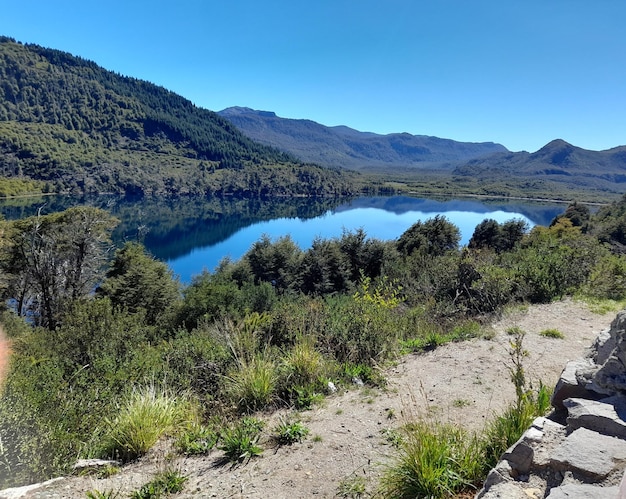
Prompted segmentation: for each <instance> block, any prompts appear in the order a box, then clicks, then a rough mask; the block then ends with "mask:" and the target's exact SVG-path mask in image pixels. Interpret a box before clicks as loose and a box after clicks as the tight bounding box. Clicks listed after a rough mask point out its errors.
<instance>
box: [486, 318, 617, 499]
mask: <svg viewBox="0 0 626 499" xmlns="http://www.w3.org/2000/svg"><path fill="white" fill-rule="evenodd" d="M552 406H553V408H554V411H553V412H552V414H550V416H548V417H547V418H537V419H536V420H535V421H534V423H533V425H532V426H531V428H529V429H528V430H527V431H526V432H525V433H524V435H522V437H521V438H520V439H519V441H517V442H516V443H515V444H514V445H513V446H512V447H511V448H510V449H508V450H507V451H506V452H505V453H504V454H503V455H502V458H501V460H500V462H499V463H498V465H497V466H496V467H495V468H494V469H493V470H491V472H490V473H489V476H488V477H487V480H486V481H485V484H484V486H483V489H482V490H481V491H480V492H479V493H478V495H477V496H476V497H477V498H484V499H495V498H511V499H515V498H523V499H529V498H544V497H545V498H549V499H561V498H573V497H575V498H594V499H602V498H611V499H617V498H624V499H626V475H625V474H624V470H625V469H626V311H623V312H620V313H619V314H618V315H617V317H616V318H615V320H614V321H613V322H612V324H611V327H610V328H609V329H607V330H605V331H602V333H600V334H599V335H598V337H597V338H596V340H595V341H594V343H593V344H592V346H591V347H590V348H589V350H588V351H587V353H586V355H585V356H584V358H581V359H577V360H574V361H571V362H569V363H568V364H567V365H566V366H565V369H564V370H563V373H562V374H561V378H560V379H559V381H558V383H557V385H556V388H555V391H554V395H553V397H552ZM620 484H621V486H620Z"/></svg>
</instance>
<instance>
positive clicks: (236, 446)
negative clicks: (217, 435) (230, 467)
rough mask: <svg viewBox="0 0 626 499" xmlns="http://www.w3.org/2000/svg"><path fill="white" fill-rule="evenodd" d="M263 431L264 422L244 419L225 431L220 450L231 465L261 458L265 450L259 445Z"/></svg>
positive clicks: (222, 435)
mask: <svg viewBox="0 0 626 499" xmlns="http://www.w3.org/2000/svg"><path fill="white" fill-rule="evenodd" d="M262 429H263V422H262V421H260V420H258V419H255V418H243V419H242V420H241V421H240V422H239V423H238V424H236V425H235V426H233V427H230V428H227V429H226V430H224V431H223V432H222V434H221V442H222V444H221V445H220V447H219V448H220V450H223V451H224V455H225V459H226V460H227V461H229V462H231V463H239V462H242V461H246V460H249V459H251V458H252V457H255V456H260V455H261V454H262V453H263V449H262V448H261V447H259V446H258V445H257V444H258V441H259V437H260V433H261V430H262Z"/></svg>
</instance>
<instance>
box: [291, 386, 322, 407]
mask: <svg viewBox="0 0 626 499" xmlns="http://www.w3.org/2000/svg"><path fill="white" fill-rule="evenodd" d="M293 393H294V394H295V395H294V397H293V404H294V406H295V408H296V409H310V408H311V407H313V406H314V405H315V404H319V403H320V402H321V401H322V400H324V395H322V394H321V393H317V392H316V391H315V389H314V388H313V387H312V386H311V385H307V386H296V387H294V388H293Z"/></svg>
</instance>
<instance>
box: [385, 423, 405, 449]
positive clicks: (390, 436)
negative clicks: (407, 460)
mask: <svg viewBox="0 0 626 499" xmlns="http://www.w3.org/2000/svg"><path fill="white" fill-rule="evenodd" d="M381 433H382V434H383V436H384V437H385V440H387V442H389V443H390V444H391V445H392V446H393V447H396V448H399V447H400V444H401V443H402V442H403V438H402V434H401V433H400V432H399V431H398V430H397V429H395V428H385V429H384V430H381Z"/></svg>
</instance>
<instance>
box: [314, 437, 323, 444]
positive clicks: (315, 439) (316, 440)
mask: <svg viewBox="0 0 626 499" xmlns="http://www.w3.org/2000/svg"><path fill="white" fill-rule="evenodd" d="M312 440H313V442H318V443H319V442H321V441H322V440H324V439H323V438H322V435H313V439H312Z"/></svg>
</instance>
